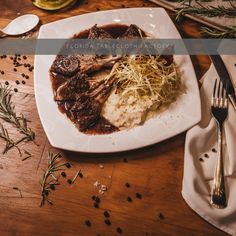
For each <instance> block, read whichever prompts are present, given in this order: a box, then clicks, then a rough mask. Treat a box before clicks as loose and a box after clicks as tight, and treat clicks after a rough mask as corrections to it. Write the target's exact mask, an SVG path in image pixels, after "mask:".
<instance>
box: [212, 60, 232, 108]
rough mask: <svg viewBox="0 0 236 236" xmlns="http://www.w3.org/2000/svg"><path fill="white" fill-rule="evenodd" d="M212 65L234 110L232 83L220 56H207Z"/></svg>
mask: <svg viewBox="0 0 236 236" xmlns="http://www.w3.org/2000/svg"><path fill="white" fill-rule="evenodd" d="M209 56H210V58H211V61H212V63H213V65H214V66H215V69H216V72H217V74H218V75H219V78H220V80H221V81H222V83H223V85H224V87H225V89H226V92H227V94H228V96H229V100H230V101H231V103H232V105H233V107H234V109H235V110H236V95H235V89H234V86H233V83H232V81H231V78H230V75H229V72H228V71H227V68H226V66H225V64H224V62H223V60H222V58H221V56H220V55H209Z"/></svg>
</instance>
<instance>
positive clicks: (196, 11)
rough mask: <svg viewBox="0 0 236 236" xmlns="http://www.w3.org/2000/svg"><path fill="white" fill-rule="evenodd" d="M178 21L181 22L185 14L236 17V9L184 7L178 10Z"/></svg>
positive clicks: (200, 6)
mask: <svg viewBox="0 0 236 236" xmlns="http://www.w3.org/2000/svg"><path fill="white" fill-rule="evenodd" d="M176 10H177V13H176V17H175V19H176V21H179V20H180V18H181V16H183V15H185V14H193V15H201V16H207V17H216V16H219V17H222V16H224V17H236V7H234V6H232V5H231V7H225V6H220V5H218V6H202V5H199V6H190V5H188V6H186V7H185V6H184V7H177V8H176Z"/></svg>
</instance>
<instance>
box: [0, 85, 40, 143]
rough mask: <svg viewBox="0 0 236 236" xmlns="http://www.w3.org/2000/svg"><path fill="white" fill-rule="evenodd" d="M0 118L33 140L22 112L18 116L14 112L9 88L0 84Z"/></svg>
mask: <svg viewBox="0 0 236 236" xmlns="http://www.w3.org/2000/svg"><path fill="white" fill-rule="evenodd" d="M0 118H1V119H2V120H4V121H6V122H8V123H11V124H12V125H13V126H15V127H16V128H17V129H18V131H19V132H20V133H22V134H24V135H25V139H27V140H28V141H33V140H34V139H35V133H34V132H33V131H32V130H31V129H30V128H28V122H29V121H28V120H27V119H26V118H25V117H24V115H23V114H21V115H20V116H19V115H17V114H16V112H15V106H14V105H13V103H12V94H11V88H10V87H9V86H2V84H0Z"/></svg>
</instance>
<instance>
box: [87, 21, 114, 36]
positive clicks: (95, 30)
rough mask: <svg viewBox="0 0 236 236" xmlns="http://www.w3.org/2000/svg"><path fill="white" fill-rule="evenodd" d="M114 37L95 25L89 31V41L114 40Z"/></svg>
mask: <svg viewBox="0 0 236 236" xmlns="http://www.w3.org/2000/svg"><path fill="white" fill-rule="evenodd" d="M112 38H113V37H112V36H111V35H110V34H109V33H108V32H107V31H105V30H104V29H102V28H99V27H97V24H96V25H94V26H93V27H92V28H91V29H90V30H89V35H88V39H112Z"/></svg>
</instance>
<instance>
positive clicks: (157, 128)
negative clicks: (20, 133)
mask: <svg viewBox="0 0 236 236" xmlns="http://www.w3.org/2000/svg"><path fill="white" fill-rule="evenodd" d="M112 23H123V24H128V25H129V24H136V25H137V26H139V27H140V28H141V29H143V30H144V31H146V32H148V33H150V34H152V35H154V36H155V37H158V38H180V35H179V33H178V31H177V30H176V28H175V26H174V24H173V23H172V21H171V19H170V18H169V16H168V15H167V13H166V11H165V10H164V9H162V8H129V9H117V10H111V11H103V12H96V13H90V14H84V15H80V16H75V17H71V18H67V19H64V20H60V21H56V22H52V23H49V24H46V25H43V26H42V27H41V28H40V32H39V38H69V37H71V36H73V34H75V33H78V32H80V31H81V30H84V29H87V28H90V27H91V26H93V25H94V24H98V25H105V24H112ZM54 58H55V56H53V55H36V56H35V72H34V73H35V75H34V79H35V84H34V85H35V95H36V102H37V107H38V112H39V116H40V119H41V122H42V125H43V127H44V130H45V132H46V134H47V137H48V139H49V141H50V143H51V145H52V146H54V147H57V148H62V149H66V150H72V151H80V152H117V151H125V150H131V149H135V148H140V147H144V146H147V145H150V144H154V143H157V142H160V141H163V140H165V139H167V138H170V137H172V136H175V135H177V134H179V133H181V132H183V131H185V130H187V129H189V128H190V127H192V126H193V125H195V124H196V123H198V122H199V121H200V118H201V107H200V97H199V89H198V85H197V80H196V75H195V72H194V69H193V66H192V62H191V60H190V57H189V56H175V62H176V63H177V64H178V65H179V66H180V69H181V73H182V81H183V83H184V85H185V87H186V94H183V95H181V96H180V97H179V98H178V99H177V101H176V102H175V103H173V104H172V105H171V106H170V108H169V109H168V110H166V111H165V112H163V113H161V114H160V115H158V116H157V117H155V118H152V119H150V120H148V121H146V122H145V123H144V125H142V126H138V127H135V128H133V129H130V130H124V131H120V132H116V133H112V134H109V135H86V134H83V133H81V132H79V131H78V130H77V129H76V128H75V126H74V124H73V123H72V122H71V121H70V120H69V119H67V117H66V116H65V115H63V114H62V113H61V112H60V111H59V110H58V107H57V104H56V102H54V100H53V92H52V88H51V82H50V78H49V68H50V66H51V64H52V62H53V60H54Z"/></svg>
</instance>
